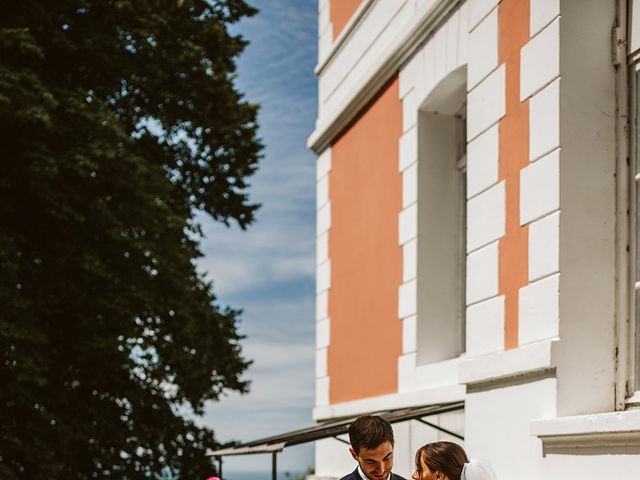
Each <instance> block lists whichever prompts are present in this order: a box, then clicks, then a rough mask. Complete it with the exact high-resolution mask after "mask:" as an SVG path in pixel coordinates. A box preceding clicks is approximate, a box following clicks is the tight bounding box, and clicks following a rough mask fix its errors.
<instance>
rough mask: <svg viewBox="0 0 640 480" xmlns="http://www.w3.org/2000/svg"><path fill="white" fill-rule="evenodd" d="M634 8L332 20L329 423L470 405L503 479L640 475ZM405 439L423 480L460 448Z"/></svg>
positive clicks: (321, 458)
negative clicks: (429, 462) (441, 456)
mask: <svg viewBox="0 0 640 480" xmlns="http://www.w3.org/2000/svg"><path fill="white" fill-rule="evenodd" d="M633 3H634V2H633V1H629V2H627V1H624V0H502V1H498V0H466V1H460V0H320V1H319V60H318V66H317V69H316V73H317V75H318V79H319V88H318V96H319V99H318V119H317V122H316V129H315V130H314V132H313V133H312V134H311V136H310V138H309V146H310V147H311V148H312V149H313V150H314V151H315V152H316V153H317V154H318V160H317V308H316V327H317V333H316V407H315V409H314V418H315V420H316V421H318V422H324V421H329V420H335V419H339V418H343V417H348V416H352V415H358V414H363V413H368V412H379V411H384V410H392V409H398V408H407V407H416V406H425V405H432V404H433V405H435V404H444V403H448V402H460V401H463V402H464V410H461V411H455V412H449V413H446V414H442V415H439V416H437V417H436V418H433V419H431V420H430V421H431V422H432V423H433V424H435V425H437V426H439V427H442V428H445V429H446V430H448V431H450V432H455V433H458V434H459V435H462V436H464V442H463V443H464V445H465V448H466V449H467V451H468V452H469V454H470V455H471V456H473V457H480V458H486V459H488V460H490V461H491V463H492V464H493V466H494V468H495V470H496V473H497V475H498V477H499V478H500V479H509V478H513V479H516V478H517V479H519V480H526V479H542V478H545V479H549V478H558V479H559V478H580V479H602V478H604V477H606V478H627V477H628V476H629V475H631V476H634V475H636V474H637V472H640V410H637V409H636V408H637V407H640V353H639V352H640V340H638V338H640V322H639V320H638V318H639V317H640V315H639V314H636V311H637V310H639V309H640V304H638V306H636V297H637V294H636V292H637V291H638V290H640V281H638V280H640V278H638V279H637V275H639V276H640V271H638V274H636V270H637V268H636V265H638V266H640V255H638V252H637V250H638V240H637V237H638V235H637V228H636V225H640V223H639V222H637V220H636V211H637V205H638V197H637V193H636V185H637V182H638V181H640V174H638V172H639V171H640V168H638V167H636V165H637V163H638V162H637V161H636V150H637V137H638V135H637V134H636V127H635V125H636V109H637V105H638V101H637V98H638V95H637V92H636V88H637V87H636V85H637V81H636V77H637V76H638V74H637V71H638V70H639V69H640V67H638V66H637V64H636V60H637V58H636V56H638V58H640V55H639V54H638V52H639V51H640V33H637V32H638V31H640V1H636V2H635V3H637V4H639V5H638V8H637V9H636V10H637V12H636V11H634V9H633ZM634 33H636V35H634ZM636 331H638V332H639V334H638V335H636ZM394 429H395V433H396V460H395V471H396V472H397V473H399V474H401V475H404V476H409V475H410V473H411V471H412V469H413V457H414V453H415V451H416V449H417V448H418V447H419V446H421V445H423V444H424V443H427V442H429V441H435V440H438V439H451V440H456V438H455V437H452V436H450V435H449V434H447V433H444V432H443V431H441V430H438V429H436V428H433V427H430V426H428V425H426V424H424V423H421V422H419V421H415V420H414V421H409V422H404V423H400V424H396V425H394ZM456 441H458V440H456ZM353 468H354V462H353V459H352V458H351V457H350V455H349V453H348V451H347V449H346V446H345V445H344V444H343V443H341V442H340V441H338V440H336V439H333V438H328V439H324V440H321V441H318V442H317V443H316V476H317V477H340V476H342V475H344V474H346V473H348V472H350V471H352V470H353ZM631 472H636V473H631Z"/></svg>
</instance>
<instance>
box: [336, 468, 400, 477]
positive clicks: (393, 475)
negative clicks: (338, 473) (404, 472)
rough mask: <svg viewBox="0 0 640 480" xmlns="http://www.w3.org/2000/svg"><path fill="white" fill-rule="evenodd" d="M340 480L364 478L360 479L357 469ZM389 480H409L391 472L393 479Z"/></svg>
mask: <svg viewBox="0 0 640 480" xmlns="http://www.w3.org/2000/svg"><path fill="white" fill-rule="evenodd" d="M340 480H362V478H361V477H360V474H359V473H358V468H357V467H356V469H355V470H354V471H353V472H351V473H350V474H349V475H345V476H344V477H342V478H341V479H340ZM389 480H407V479H406V478H404V477H401V476H400V475H396V474H395V473H393V472H391V478H390V479H389Z"/></svg>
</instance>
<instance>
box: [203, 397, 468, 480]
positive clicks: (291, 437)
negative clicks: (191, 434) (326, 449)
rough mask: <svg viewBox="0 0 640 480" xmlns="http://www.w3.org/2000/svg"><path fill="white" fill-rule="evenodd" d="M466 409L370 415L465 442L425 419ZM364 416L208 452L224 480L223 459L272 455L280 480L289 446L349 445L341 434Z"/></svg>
mask: <svg viewBox="0 0 640 480" xmlns="http://www.w3.org/2000/svg"><path fill="white" fill-rule="evenodd" d="M463 409H464V401H460V402H449V403H441V404H437V405H428V406H421V407H408V408H399V409H394V410H384V411H378V412H370V414H372V415H380V416H381V417H383V418H385V419H386V420H388V421H389V423H391V424H394V423H400V422H406V421H409V420H417V421H419V422H421V423H423V424H425V425H428V426H429V427H431V428H434V429H436V430H439V431H441V432H443V433H446V434H448V435H452V436H454V437H456V438H459V439H460V440H464V437H463V436H462V435H460V434H458V433H456V432H452V431H451V430H447V429H445V428H443V427H441V426H439V425H436V424H434V423H432V422H429V421H427V420H424V417H430V416H432V415H439V414H442V413H447V412H454V411H457V410H463ZM358 416H360V415H356V416H352V417H348V418H342V419H339V420H333V421H329V422H324V423H319V424H318V425H314V426H312V427H308V428H303V429H300V430H294V431H292V432H287V433H282V434H279V435H274V436H272V437H267V438H261V439H259V440H253V441H251V442H245V443H242V444H239V445H234V446H232V447H227V448H223V449H219V450H213V451H209V452H207V454H206V455H207V456H210V457H215V458H216V460H217V461H218V475H219V476H220V477H221V478H222V458H223V457H226V456H231V455H251V454H259V453H271V456H272V457H271V458H272V461H271V478H272V480H276V473H277V455H278V453H279V452H281V451H282V450H284V449H285V448H286V447H291V446H294V445H300V444H303V443H308V442H314V441H316V440H322V439H324V438H329V437H333V438H335V439H336V440H338V441H340V442H344V443H347V444H348V443H349V442H347V441H345V440H343V439H341V438H339V437H338V436H339V435H343V434H345V433H347V432H348V430H349V426H350V425H351V423H353V421H354V420H355V419H356V418H358Z"/></svg>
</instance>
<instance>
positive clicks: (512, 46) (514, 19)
mask: <svg viewBox="0 0 640 480" xmlns="http://www.w3.org/2000/svg"><path fill="white" fill-rule="evenodd" d="M529 1H530V0H502V2H501V3H500V7H499V8H500V10H499V11H498V15H499V22H500V26H499V28H500V46H499V54H498V55H499V62H500V63H504V64H505V74H506V115H505V116H504V118H503V119H502V120H501V121H500V126H499V130H500V147H499V148H500V150H499V152H500V167H499V176H500V180H504V181H505V188H506V204H507V205H506V209H507V210H506V229H505V236H504V237H503V238H502V239H501V240H500V244H499V245H500V246H499V280H498V281H499V284H498V290H499V294H500V295H504V296H505V349H507V350H508V349H512V348H516V347H517V346H518V308H519V301H518V294H519V290H520V288H522V287H524V286H525V285H527V284H528V277H529V227H528V226H527V225H525V226H520V170H522V169H523V168H524V167H526V166H527V165H528V164H529V101H528V100H526V101H524V102H520V49H521V48H522V47H523V46H524V45H525V44H526V43H527V42H528V41H529V10H530V7H529Z"/></svg>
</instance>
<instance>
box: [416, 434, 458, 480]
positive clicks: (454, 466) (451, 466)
mask: <svg viewBox="0 0 640 480" xmlns="http://www.w3.org/2000/svg"><path fill="white" fill-rule="evenodd" d="M468 462H469V459H468V458H467V454H466V453H465V451H464V449H463V448H462V447H461V446H460V445H458V444H457V443H453V442H433V443H427V444H426V445H424V446H423V447H420V448H419V449H418V451H417V452H416V469H417V470H418V473H419V474H420V476H422V465H426V466H427V467H429V470H430V471H431V472H442V473H444V474H445V475H446V476H447V477H448V478H449V480H460V477H461V475H462V469H463V468H464V464H465V463H468Z"/></svg>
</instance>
